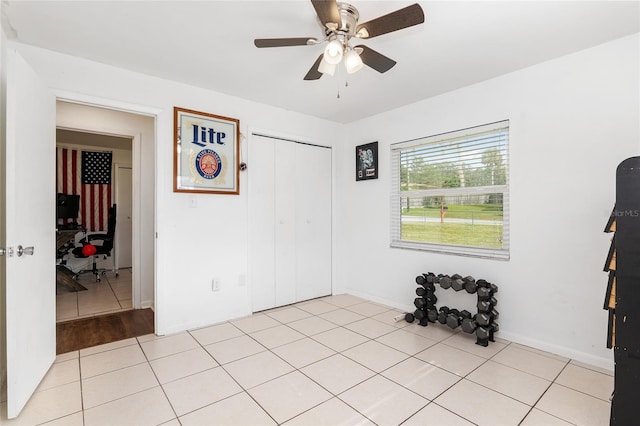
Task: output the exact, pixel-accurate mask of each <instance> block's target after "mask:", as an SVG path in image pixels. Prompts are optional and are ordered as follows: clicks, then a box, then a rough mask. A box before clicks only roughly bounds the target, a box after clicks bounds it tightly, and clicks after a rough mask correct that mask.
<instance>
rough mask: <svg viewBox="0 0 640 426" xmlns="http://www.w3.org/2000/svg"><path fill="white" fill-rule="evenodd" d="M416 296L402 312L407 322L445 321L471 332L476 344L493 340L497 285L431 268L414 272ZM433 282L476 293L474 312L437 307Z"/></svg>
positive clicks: (495, 327) (483, 344) (441, 322)
mask: <svg viewBox="0 0 640 426" xmlns="http://www.w3.org/2000/svg"><path fill="white" fill-rule="evenodd" d="M416 283H417V284H418V287H417V288H416V295H417V296H418V297H416V298H415V299H414V301H413V304H414V306H415V307H416V310H415V311H414V312H413V313H408V314H406V315H405V320H406V321H407V322H414V321H416V320H417V321H418V323H419V324H420V325H421V326H423V327H426V326H428V325H429V323H436V322H438V323H440V324H446V325H447V326H448V327H450V328H452V329H456V328H458V327H462V330H463V331H464V332H465V333H469V334H472V333H475V335H476V344H477V345H481V346H488V345H489V342H494V341H495V340H494V337H493V335H494V333H495V332H497V331H498V330H499V329H500V328H499V326H498V323H497V322H495V320H497V319H498V317H499V315H500V314H499V313H498V311H497V310H496V309H495V306H496V305H497V304H498V300H497V299H496V297H495V294H496V293H497V292H498V286H497V285H495V284H492V283H490V282H488V281H487V280H483V279H480V280H476V279H475V278H473V277H472V276H466V277H462V275H459V274H454V275H451V276H449V275H443V274H439V275H436V274H434V273H433V272H427V273H425V274H421V275H418V276H417V277H416ZM436 284H437V285H438V286H439V287H440V288H441V289H443V290H448V289H452V290H454V291H456V292H457V291H462V290H465V291H466V292H467V293H469V294H474V293H475V294H476V295H477V297H478V303H477V304H476V307H477V309H478V311H477V312H476V314H475V315H473V316H472V315H471V313H470V312H469V311H467V310H462V311H460V310H458V309H456V308H453V309H450V308H449V307H447V306H441V307H440V308H438V307H437V306H436V302H437V301H438V298H437V297H436V294H435V293H436Z"/></svg>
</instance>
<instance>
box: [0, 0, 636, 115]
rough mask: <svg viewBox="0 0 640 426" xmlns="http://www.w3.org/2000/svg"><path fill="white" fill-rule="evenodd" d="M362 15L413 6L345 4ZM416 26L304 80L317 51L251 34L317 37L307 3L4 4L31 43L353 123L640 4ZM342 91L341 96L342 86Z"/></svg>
mask: <svg viewBox="0 0 640 426" xmlns="http://www.w3.org/2000/svg"><path fill="white" fill-rule="evenodd" d="M351 3H352V4H353V5H354V6H356V7H357V8H358V10H359V11H360V22H365V21H368V20H370V19H373V18H376V17H378V16H380V15H383V14H386V13H389V12H392V11H394V10H396V9H399V8H401V7H404V6H407V5H409V4H412V3H414V2H412V1H401V0H398V1H363V0H353V1H352V2H351ZM419 3H420V5H421V6H422V8H423V10H424V12H425V23H424V24H423V25H420V26H417V27H412V28H408V29H404V30H401V31H397V32H394V33H390V34H386V35H382V36H379V37H377V38H373V39H370V40H366V41H364V42H363V44H366V45H367V46H369V47H370V48H373V49H375V50H377V51H379V52H380V53H382V54H385V55H387V56H389V57H391V58H392V59H394V60H396V61H397V62H398V64H397V65H396V66H395V67H394V68H392V69H391V70H390V71H388V72H387V73H385V74H379V73H378V72H376V71H374V70H372V69H370V68H368V67H365V68H363V69H362V70H361V71H359V72H358V73H356V74H354V75H351V76H350V77H349V79H348V83H349V85H348V87H346V88H345V87H344V85H345V79H346V73H345V72H341V73H340V75H339V73H336V76H334V77H329V76H323V77H322V78H321V79H320V80H318V81H304V80H303V77H304V75H305V74H306V73H307V71H308V70H309V68H310V67H311V65H312V64H313V62H314V61H315V59H316V58H317V57H318V55H319V54H320V53H321V52H322V49H323V47H322V46H298V47H280V48H269V49H258V48H256V47H255V46H254V45H253V39H254V38H272V37H307V36H308V37H317V38H321V36H322V33H321V28H320V26H319V24H318V22H317V20H316V15H315V11H314V8H313V6H312V5H311V2H310V1H308V0H290V1H264V0H263V1H239V0H235V1H196V2H186V1H138V2H132V1H120V2H115V1H106V2H98V1H71V2H59V1H41V2H36V1H8V2H7V1H6V0H3V4H2V12H3V15H4V16H3V19H4V22H3V28H4V30H5V32H6V33H8V36H9V37H10V38H13V39H15V40H17V41H20V42H22V43H26V44H32V45H35V46H39V47H43V48H46V49H51V50H55V51H59V52H63V53H67V54H70V55H74V56H79V57H83V58H87V59H91V60H94V61H98V62H102V63H106V64H110V65H114V66H118V67H122V68H126V69H129V70H133V71H138V72H142V73H146V74H150V75H154V76H158V77H163V78H167V79H171V80H177V81H181V82H184V83H188V84H192V85H195V86H199V87H204V88H208V89H212V90H214V91H217V92H222V93H227V94H230V95H235V96H238V97H241V98H245V99H250V100H254V101H257V102H261V103H266V104H270V105H275V106H278V107H281V108H284V109H287V110H292V111H298V112H301V113H304V114H309V115H312V116H316V117H321V118H325V119H328V120H333V121H337V122H341V123H348V122H351V121H354V120H358V119H361V118H364V117H368V116H371V115H375V114H378V113H380V112H383V111H387V110H390V109H393V108H397V107H399V106H402V105H406V104H410V103H413V102H416V101H419V100H422V99H425V98H428V97H431V96H435V95H438V94H441V93H445V92H448V91H451V90H455V89H457V88H460V87H463V86H467V85H470V84H473V83H476V82H479V81H483V80H487V79H490V78H492V77H495V76H498V75H501V74H505V73H508V72H511V71H514V70H518V69H521V68H524V67H527V66H530V65H533V64H536V63H539V62H542V61H546V60H549V59H553V58H556V57H559V56H562V55H565V54H568V53H571V52H575V51H578V50H582V49H585V48H588V47H591V46H594V45H597V44H600V43H604V42H607V41H609V40H613V39H616V38H619V37H623V36H625V35H629V34H632V33H636V32H638V31H640V2H638V1H621V2H615V1H585V2H582V1H548V2H543V1H495V2H485V1H420V2H419ZM338 90H340V98H339V99H338V98H337V96H336V95H337V92H338Z"/></svg>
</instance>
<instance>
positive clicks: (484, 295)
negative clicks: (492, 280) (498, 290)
mask: <svg viewBox="0 0 640 426" xmlns="http://www.w3.org/2000/svg"><path fill="white" fill-rule="evenodd" d="M478 297H479V298H481V299H489V298H491V297H493V290H491V287H478Z"/></svg>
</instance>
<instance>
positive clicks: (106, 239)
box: [72, 204, 118, 282]
mask: <svg viewBox="0 0 640 426" xmlns="http://www.w3.org/2000/svg"><path fill="white" fill-rule="evenodd" d="M115 232H116V205H115V204H114V205H113V206H112V207H111V208H110V209H109V216H108V221H107V233H106V234H90V235H87V236H86V237H85V238H83V239H82V240H80V242H81V243H82V246H81V247H76V248H74V249H73V251H72V253H73V254H74V256H75V257H79V258H86V257H89V256H91V257H92V258H93V266H92V268H91V269H82V270H80V271H78V272H77V273H76V274H75V276H74V279H77V278H78V276H79V275H80V274H84V273H88V272H91V273H92V274H93V275H95V277H96V282H100V277H101V276H102V275H105V274H106V273H107V269H105V268H100V269H98V267H97V265H96V262H97V260H98V257H99V256H103V257H104V258H105V259H106V258H107V257H108V256H111V250H113V237H114V235H115ZM96 242H98V244H96ZM86 244H92V245H93V246H94V247H95V253H92V254H89V255H87V254H85V253H90V251H89V250H86V249H84V246H85V245H86ZM83 249H84V250H83ZM115 273H116V277H117V276H118V271H117V270H115Z"/></svg>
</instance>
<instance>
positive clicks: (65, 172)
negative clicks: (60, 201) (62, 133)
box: [56, 147, 112, 232]
mask: <svg viewBox="0 0 640 426" xmlns="http://www.w3.org/2000/svg"><path fill="white" fill-rule="evenodd" d="M56 163H57V179H56V181H57V191H58V192H59V193H62V194H73V195H80V211H79V213H78V222H79V223H80V224H81V225H82V226H83V227H85V228H86V229H87V230H88V231H90V232H104V231H106V230H107V219H108V218H107V216H108V211H109V206H110V205H111V163H112V153H111V152H93V151H79V150H76V149H67V148H60V147H58V149H57V159H56Z"/></svg>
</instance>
